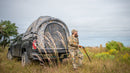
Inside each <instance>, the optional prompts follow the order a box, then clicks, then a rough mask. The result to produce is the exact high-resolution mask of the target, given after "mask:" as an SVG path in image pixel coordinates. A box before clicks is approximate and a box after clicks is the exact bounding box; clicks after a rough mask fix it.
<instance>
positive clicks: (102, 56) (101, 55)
mask: <svg viewBox="0 0 130 73" xmlns="http://www.w3.org/2000/svg"><path fill="white" fill-rule="evenodd" d="M95 57H97V58H100V59H102V60H105V59H114V58H115V56H114V55H111V54H109V52H102V53H98V54H96V55H95Z"/></svg>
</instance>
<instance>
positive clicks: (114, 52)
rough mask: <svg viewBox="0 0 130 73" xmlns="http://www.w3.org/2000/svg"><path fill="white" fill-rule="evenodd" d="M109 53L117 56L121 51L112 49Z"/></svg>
mask: <svg viewBox="0 0 130 73" xmlns="http://www.w3.org/2000/svg"><path fill="white" fill-rule="evenodd" d="M108 52H109V53H110V54H112V55H115V54H117V53H118V52H119V51H117V50H116V49H110V50H109V51H108Z"/></svg>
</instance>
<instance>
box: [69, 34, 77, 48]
mask: <svg viewBox="0 0 130 73" xmlns="http://www.w3.org/2000/svg"><path fill="white" fill-rule="evenodd" d="M68 40H69V42H68V47H69V49H78V48H79V47H78V45H79V39H78V38H76V37H73V36H72V35H71V36H70V37H69V39H68Z"/></svg>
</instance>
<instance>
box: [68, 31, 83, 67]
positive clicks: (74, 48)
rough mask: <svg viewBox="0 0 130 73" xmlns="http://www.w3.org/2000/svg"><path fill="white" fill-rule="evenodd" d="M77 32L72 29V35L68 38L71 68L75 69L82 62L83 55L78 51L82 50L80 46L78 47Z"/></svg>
mask: <svg viewBox="0 0 130 73" xmlns="http://www.w3.org/2000/svg"><path fill="white" fill-rule="evenodd" d="M77 32H78V31H77V30H75V29H73V30H72V35H71V36H70V37H69V43H68V47H69V52H70V55H71V58H72V64H73V68H74V69H77V67H79V66H81V65H82V60H83V54H82V53H81V51H80V50H79V48H82V46H80V45H79V39H78V33H77Z"/></svg>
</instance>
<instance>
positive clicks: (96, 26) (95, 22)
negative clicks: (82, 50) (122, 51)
mask: <svg viewBox="0 0 130 73" xmlns="http://www.w3.org/2000/svg"><path fill="white" fill-rule="evenodd" d="M39 16H53V17H56V18H59V19H61V20H62V21H64V22H65V23H66V24H67V26H68V28H69V30H70V31H71V30H72V29H77V30H78V31H79V39H80V44H82V45H84V46H99V45H100V44H103V46H105V43H106V42H108V41H111V40H115V41H120V42H123V43H124V45H125V46H130V0H0V20H10V21H11V22H13V23H16V25H17V26H18V27H19V28H18V31H19V33H24V32H25V31H26V29H27V28H28V26H29V25H30V24H31V23H32V22H33V21H34V20H36V19H37V18H38V17H39Z"/></svg>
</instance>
